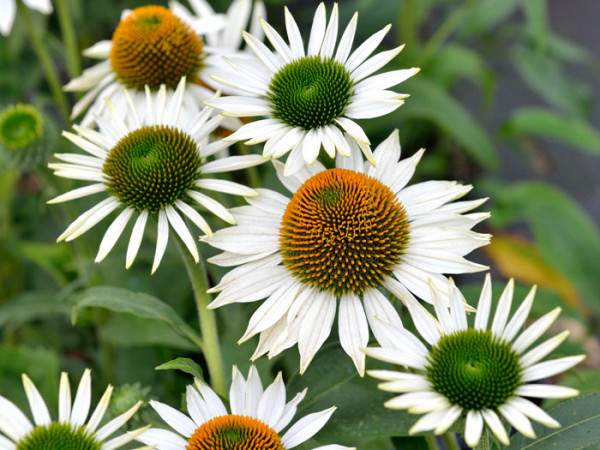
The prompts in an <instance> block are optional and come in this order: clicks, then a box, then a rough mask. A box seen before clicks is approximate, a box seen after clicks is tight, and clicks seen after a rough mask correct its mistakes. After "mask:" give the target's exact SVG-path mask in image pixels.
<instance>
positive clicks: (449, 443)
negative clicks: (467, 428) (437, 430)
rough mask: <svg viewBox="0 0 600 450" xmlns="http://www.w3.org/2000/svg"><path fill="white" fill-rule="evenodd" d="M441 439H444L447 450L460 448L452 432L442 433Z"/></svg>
mask: <svg viewBox="0 0 600 450" xmlns="http://www.w3.org/2000/svg"><path fill="white" fill-rule="evenodd" d="M442 440H443V441H444V444H445V445H446V449H447V450H460V447H459V446H458V443H457V442H456V436H454V433H444V434H443V435H442Z"/></svg>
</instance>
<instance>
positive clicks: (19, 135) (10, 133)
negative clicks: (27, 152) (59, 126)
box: [0, 103, 42, 149]
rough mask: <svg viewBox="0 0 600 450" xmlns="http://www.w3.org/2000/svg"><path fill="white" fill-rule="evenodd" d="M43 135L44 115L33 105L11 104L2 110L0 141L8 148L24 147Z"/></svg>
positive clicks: (0, 115) (0, 114) (0, 113)
mask: <svg viewBox="0 0 600 450" xmlns="http://www.w3.org/2000/svg"><path fill="white" fill-rule="evenodd" d="M41 135H42V117H41V115H40V113H39V112H38V111H37V110H36V109H35V108H34V107H33V106H31V105H24V104H22V103H19V104H16V105H11V106H9V107H7V108H6V109H5V110H4V111H2V112H0V143H2V144H4V145H5V146H6V147H8V148H12V149H16V148H22V147H25V146H27V145H29V144H31V143H32V142H34V141H37V140H38V139H39V138H40V137H41Z"/></svg>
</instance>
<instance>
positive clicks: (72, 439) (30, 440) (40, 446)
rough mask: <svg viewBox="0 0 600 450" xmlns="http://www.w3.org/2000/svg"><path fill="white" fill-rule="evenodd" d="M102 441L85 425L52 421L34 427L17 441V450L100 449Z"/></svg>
mask: <svg viewBox="0 0 600 450" xmlns="http://www.w3.org/2000/svg"><path fill="white" fill-rule="evenodd" d="M101 447H102V443H101V442H98V441H97V440H96V439H95V438H94V437H93V435H91V434H90V433H88V432H87V431H86V429H85V427H76V426H73V425H71V424H68V423H58V422H52V423H51V424H49V425H40V426H37V427H35V428H34V429H33V430H32V431H31V432H30V433H29V434H27V435H26V436H25V437H24V438H22V439H21V440H20V441H19V442H17V450H100V448H101Z"/></svg>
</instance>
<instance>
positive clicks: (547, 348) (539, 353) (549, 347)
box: [521, 330, 569, 367]
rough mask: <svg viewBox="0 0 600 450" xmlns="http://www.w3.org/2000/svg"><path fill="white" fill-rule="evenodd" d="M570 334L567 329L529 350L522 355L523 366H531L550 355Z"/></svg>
mask: <svg viewBox="0 0 600 450" xmlns="http://www.w3.org/2000/svg"><path fill="white" fill-rule="evenodd" d="M568 335H569V330H565V331H563V332H562V333H560V334H557V335H556V336H554V337H553V338H550V339H548V340H546V341H544V342H543V343H541V344H540V345H537V346H535V347H534V348H532V349H531V350H529V351H528V352H527V353H525V354H524V355H523V356H521V367H529V366H531V365H533V364H535V363H536V362H538V361H540V360H541V359H542V358H544V357H545V356H547V355H549V354H550V353H551V352H552V351H553V350H554V349H555V348H556V347H558V346H559V345H560V344H561V343H562V342H563V341H564V340H565V339H566V338H567V336H568Z"/></svg>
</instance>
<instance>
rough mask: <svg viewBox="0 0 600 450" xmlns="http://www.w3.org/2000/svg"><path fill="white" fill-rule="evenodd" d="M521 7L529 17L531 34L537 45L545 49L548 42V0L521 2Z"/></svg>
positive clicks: (528, 22)
mask: <svg viewBox="0 0 600 450" xmlns="http://www.w3.org/2000/svg"><path fill="white" fill-rule="evenodd" d="M521 7H522V8H523V11H524V12H525V16H526V17H527V28H528V30H529V34H530V35H531V36H532V37H533V38H534V39H535V41H536V43H537V45H538V46H539V47H540V48H542V49H544V48H545V47H546V44H547V41H548V7H547V5H546V0H527V1H526V2H521Z"/></svg>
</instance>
